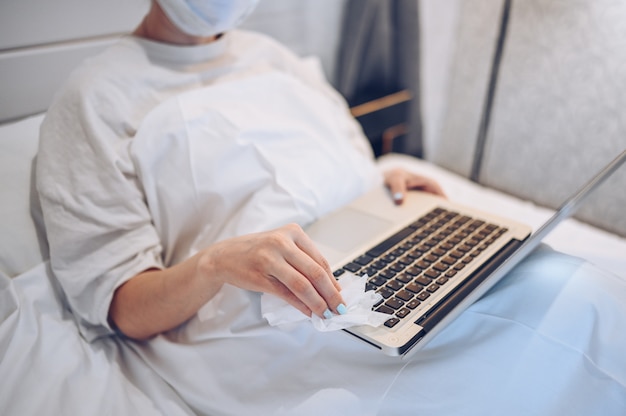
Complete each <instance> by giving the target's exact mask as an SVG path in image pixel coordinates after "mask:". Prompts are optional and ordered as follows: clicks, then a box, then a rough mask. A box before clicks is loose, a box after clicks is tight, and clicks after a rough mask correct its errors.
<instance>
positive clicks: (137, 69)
mask: <svg viewBox="0 0 626 416" xmlns="http://www.w3.org/2000/svg"><path fill="white" fill-rule="evenodd" d="M190 3H191V2H187V1H183V0H158V1H154V2H153V3H152V7H151V9H150V11H149V13H148V14H147V15H146V17H145V18H144V20H143V21H142V23H141V24H140V25H139V27H138V28H137V30H136V31H135V33H134V34H133V36H130V37H127V38H124V39H122V40H121V41H120V42H119V43H118V44H117V45H114V46H113V47H111V48H110V49H109V50H107V51H105V52H104V53H103V54H102V55H100V56H98V57H95V58H93V59H91V60H89V61H87V62H86V63H85V64H84V65H83V66H81V68H79V69H78V70H77V71H76V72H75V73H74V74H73V75H72V77H71V78H70V80H69V82H68V83H67V84H66V86H65V87H64V88H63V90H62V91H61V92H60V93H59V95H58V96H57V97H56V100H55V103H54V104H53V105H52V106H51V108H50V109H49V111H48V114H47V117H46V120H45V122H44V125H43V126H42V135H41V145H40V152H39V156H38V171H37V181H38V190H39V194H40V199H41V203H42V208H43V211H44V218H45V224H46V229H47V232H48V236H49V242H50V250H51V265H52V268H53V271H54V273H55V276H56V277H57V279H58V280H59V282H60V283H61V286H62V287H63V289H64V292H65V294H66V296H67V299H68V302H69V304H70V307H71V309H72V312H73V313H74V315H75V316H76V317H77V321H78V322H79V326H80V329H81V332H82V334H83V336H84V337H85V338H87V339H88V340H95V339H97V338H101V337H103V336H110V335H113V334H115V333H119V334H120V335H121V336H125V337H127V338H131V339H135V340H149V341H148V342H132V341H129V342H128V343H127V346H128V348H131V349H132V350H133V351H134V352H136V353H137V354H139V355H140V356H141V357H142V358H143V360H144V361H145V363H146V364H147V365H148V366H149V367H151V368H152V369H153V370H154V371H156V372H157V373H158V374H159V375H160V376H161V377H162V378H163V379H164V380H165V381H166V382H167V383H168V384H169V385H171V386H172V387H173V388H174V389H175V390H176V392H177V393H178V394H179V395H180V396H181V397H182V398H183V400H184V401H185V402H186V403H187V404H188V405H189V406H190V407H191V409H192V410H193V411H194V412H196V413H202V414H222V413H231V414H249V413H256V414H267V413H281V412H283V413H286V414H304V413H307V414H308V413H316V414H318V412H320V411H321V410H320V404H321V403H323V404H324V409H323V410H324V411H325V412H326V413H344V414H346V413H348V414H375V413H377V412H379V411H380V412H383V413H387V412H391V413H393V412H395V410H396V409H399V411H407V410H411V409H414V408H415V407H414V406H415V403H414V402H412V401H407V400H406V398H407V397H408V395H410V394H411V392H413V394H415V393H414V391H415V390H414V389H415V388H417V389H418V391H419V390H420V389H421V391H423V392H425V393H426V392H428V394H426V396H427V399H428V400H427V401H428V404H426V405H425V406H423V407H421V408H422V410H424V411H427V409H428V407H429V406H432V405H433V404H437V405H438V406H444V405H443V404H442V403H444V402H446V400H445V399H443V397H440V396H439V395H440V394H442V393H443V392H434V391H433V390H432V387H431V386H430V385H429V384H428V383H437V382H441V380H442V379H441V377H447V376H450V377H455V373H454V371H450V370H451V367H449V365H450V363H452V362H454V361H455V360H457V361H459V363H458V364H459V365H458V366H456V368H457V369H461V370H458V371H467V372H468V373H474V372H475V367H474V364H471V362H472V361H471V359H469V360H470V361H468V356H467V355H464V354H460V351H462V349H463V348H468V349H470V350H471V351H474V350H476V351H479V352H480V354H479V356H481V357H486V356H493V354H494V352H499V353H502V351H503V349H506V343H505V344H500V343H499V341H502V340H503V338H501V337H499V336H498V335H495V334H490V335H489V336H493V337H494V339H493V340H485V339H484V338H480V339H478V340H476V339H472V335H471V334H468V333H467V332H464V330H465V331H466V330H469V329H471V330H475V329H476V328H477V325H478V323H477V322H476V321H472V320H471V318H469V317H468V315H469V314H465V315H464V317H462V318H461V319H459V320H458V322H459V323H457V324H456V326H455V328H456V332H454V330H452V332H450V331H448V332H445V334H448V335H444V334H442V336H441V337H439V338H438V339H437V341H438V342H433V347H432V348H431V349H429V350H426V352H425V353H424V354H421V355H420V356H419V358H417V359H416V360H415V361H413V362H411V363H409V364H408V365H410V366H413V365H415V364H416V363H419V364H420V365H419V366H416V367H414V368H411V371H404V372H403V370H404V366H405V364H404V363H401V362H398V361H397V360H395V359H392V358H389V357H384V356H382V355H381V354H380V353H378V352H376V351H371V350H369V347H368V346H366V345H361V344H360V343H357V342H348V341H347V340H346V339H344V338H342V336H341V334H335V333H333V334H323V335H321V334H318V333H315V331H312V330H311V328H310V327H307V326H299V327H297V328H295V329H294V330H293V331H280V330H277V329H274V328H270V327H268V325H267V323H266V322H265V321H264V320H263V319H262V318H261V316H260V306H259V292H265V293H271V294H275V295H278V296H280V297H282V298H283V299H285V300H286V301H288V302H289V303H290V304H291V305H293V306H294V307H295V308H297V309H298V310H300V311H301V312H302V313H304V314H306V315H311V314H316V315H318V316H320V317H329V316H332V314H341V313H343V312H344V310H345V305H344V301H343V299H342V297H341V294H340V292H339V288H338V286H337V283H336V282H335V279H334V278H333V276H332V273H331V270H330V269H329V266H328V264H327V262H326V261H325V259H324V258H323V257H322V256H321V254H320V253H319V251H318V250H317V249H316V247H315V246H314V245H313V244H312V242H311V241H310V240H309V239H308V237H307V236H306V235H305V234H304V233H303V231H302V228H301V226H302V225H305V224H308V223H310V222H312V221H314V220H315V219H316V218H318V217H319V216H321V215H323V214H325V213H327V212H329V211H331V210H333V209H335V208H337V207H339V206H341V205H343V204H345V203H347V202H348V201H349V200H351V199H353V198H355V197H356V196H358V195H359V194H361V193H363V192H365V191H366V190H367V189H369V188H370V187H372V186H376V185H377V184H379V183H380V182H381V181H384V182H385V183H386V185H387V186H388V187H389V188H390V190H391V194H392V195H394V196H396V200H397V201H398V203H401V201H402V197H403V195H404V193H405V192H406V191H407V190H408V189H423V190H426V191H429V192H433V193H436V194H443V193H442V191H441V189H440V188H439V186H438V185H437V184H436V183H434V182H432V181H430V180H428V179H427V178H423V177H420V176H416V175H414V174H410V173H407V172H405V171H402V170H394V171H391V172H387V173H385V174H384V175H381V174H380V173H379V172H378V169H377V168H376V166H375V164H374V163H373V160H372V155H371V151H370V149H369V147H368V145H367V142H366V140H365V138H364V137H363V135H362V133H361V131H360V129H359V128H358V125H357V124H356V122H355V121H354V120H353V119H352V118H351V117H350V115H349V111H348V109H347V108H346V105H345V103H344V101H343V100H342V99H341V98H340V97H339V96H338V94H337V93H336V92H335V91H333V90H332V88H331V87H330V86H329V85H328V84H327V83H326V82H325V81H324V80H323V79H321V78H320V77H319V75H318V74H317V73H316V72H315V71H312V70H311V69H309V67H308V66H307V65H306V64H304V63H303V62H302V61H300V60H299V59H298V58H296V57H295V56H293V55H292V54H291V53H290V52H288V51H287V50H285V49H284V48H283V47H281V46H280V45H278V44H276V43H275V42H273V41H271V40H270V39H268V38H265V37H263V36H260V35H256V34H252V33H247V32H241V31H235V30H232V29H233V28H234V27H235V26H236V25H237V24H238V23H239V22H240V21H241V20H243V19H244V18H245V16H246V15H247V14H248V13H249V12H250V11H251V10H252V8H253V7H254V5H255V3H256V2H255V1H246V0H239V1H230V2H219V1H211V0H206V1H204V2H196V3H194V4H193V6H192V5H191V4H190ZM268 230H269V231H268ZM537 261H538V260H537ZM572 264H574V265H576V266H578V265H580V262H577V261H574V262H573V263H572ZM526 268H529V269H532V268H533V263H532V262H530V263H529V264H528V265H527V266H526ZM574 268H575V267H574V266H568V268H565V272H564V271H560V272H559V273H560V274H558V276H561V277H559V278H556V280H555V282H554V285H555V288H556V289H555V293H557V292H558V289H559V288H560V287H561V286H560V285H563V284H564V283H563V282H564V277H563V276H566V275H568V273H566V272H572V270H573V269H574ZM533 270H534V269H533ZM558 276H557V277H558ZM510 284H511V285H514V283H510ZM504 287H506V286H504ZM242 289H244V290H242ZM532 289H534V287H531V288H526V289H523V288H522V289H520V293H521V294H524V293H527V292H528V291H531V290H532ZM520 296H521V295H520ZM486 304H488V301H483V302H482V304H481V305H482V307H484V306H485V305H486ZM480 307H481V306H480V305H479V306H478V307H477V308H478V309H479V308H480ZM477 308H475V309H477ZM496 309H497V308H496ZM505 309H506V308H505ZM459 328H464V330H463V329H461V330H459ZM487 328H492V327H487ZM516 334H517V333H516ZM479 337H480V335H479ZM457 354H458V355H457ZM503 354H504V353H503ZM507 354H510V355H507ZM520 354H522V352H520V351H519V350H516V349H509V350H508V351H507V352H506V354H504V355H503V359H504V360H503V362H507V360H510V359H511V357H514V358H519V356H520ZM457 357H458V358H457ZM426 359H427V360H428V362H424V360H426ZM259 363H268V365H267V366H266V367H263V368H261V369H259V368H258V365H259ZM468 363H469V364H468ZM438 366H440V367H438ZM441 368H446V369H447V371H448V372H447V373H446V372H443V373H442V372H441V371H439V370H440V369H441ZM429 371H433V372H435V373H438V374H439V376H438V377H439V378H436V379H435V380H439V381H433V380H432V379H428V378H426V377H422V376H426V373H428V372H429ZM233 372H235V373H236V374H237V376H236V377H234V378H233V377H225V376H224V374H230V373H233ZM502 373H506V370H502V371H494V376H495V378H490V379H489V380H488V381H485V382H486V383H489V384H497V383H494V380H495V381H496V382H497V377H499V376H502ZM458 374H460V373H456V375H458ZM404 377H407V378H408V383H406V384H405V383H398V380H402V379H403V378H404ZM268 380H271V381H272V392H271V394H270V395H268V394H266V393H267V392H266V391H265V390H264V385H265V384H266V383H267V381H268ZM426 380H430V381H428V382H426ZM449 383H450V385H455V383H456V384H457V386H456V387H458V381H454V380H449ZM475 385H477V386H483V385H485V383H480V382H479V383H475ZM465 390H466V391H467V392H470V391H475V390H474V389H472V388H466V389H465ZM217 392H220V394H219V395H217V394H216V393H217ZM431 393H432V394H431ZM457 394H458V397H461V396H463V394H461V393H457ZM394 395H398V396H402V399H401V400H386V398H387V397H391V396H394ZM277 397H278V398H283V400H276V398H277ZM449 403H452V404H451V405H450V406H453V407H454V406H458V405H459V402H458V401H449ZM473 405H477V404H476V403H473ZM468 406H469V405H468ZM444 407H445V406H444ZM470 407H471V406H470ZM470 407H468V408H470ZM478 408H480V409H481V410H484V409H485V408H484V407H482V406H479V407H478ZM440 409H441V407H439V408H438V410H440Z"/></svg>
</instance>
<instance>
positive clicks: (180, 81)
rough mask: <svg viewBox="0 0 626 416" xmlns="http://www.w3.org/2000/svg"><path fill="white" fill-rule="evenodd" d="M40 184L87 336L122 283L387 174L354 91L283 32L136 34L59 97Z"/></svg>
mask: <svg viewBox="0 0 626 416" xmlns="http://www.w3.org/2000/svg"><path fill="white" fill-rule="evenodd" d="M37 178H38V190H39V192H40V196H41V201H42V208H43V211H44V218H45V223H46V228H47V231H48V238H49V241H50V251H51V262H52V268H53V270H54V272H55V275H56V276H57V278H58V280H59V281H60V283H61V285H62V287H63V289H64V291H65V293H66V295H67V297H68V301H69V304H70V306H71V308H72V310H73V312H74V313H75V314H76V315H77V317H78V321H79V323H80V327H81V331H82V332H83V334H84V336H85V337H86V338H87V339H93V338H95V337H97V336H99V335H103V334H108V333H110V331H111V329H110V327H109V324H108V322H107V315H108V309H109V304H110V302H111V299H112V295H113V292H114V290H115V289H116V288H117V287H119V286H120V285H121V284H122V283H124V282H125V281H127V280H128V279H130V278H131V277H133V276H135V275H137V274H138V273H140V272H142V271H144V270H146V269H148V268H162V267H167V266H171V265H173V264H176V263H178V262H180V261H183V260H184V259H186V258H188V257H190V256H191V255H193V254H194V253H195V252H197V251H198V250H200V249H202V248H203V247H206V246H207V245H209V244H211V243H213V242H215V241H218V240H221V239H224V238H228V237H232V236H235V235H241V234H245V233H249V232H253V231H260V230H266V229H270V228H274V227H277V226H280V225H283V224H286V223H288V222H297V223H300V224H301V225H306V224H307V223H309V222H311V221H313V220H314V219H315V218H317V217H319V216H320V215H322V214H324V213H326V212H328V211H329V210H331V209H333V208H335V207H338V206H340V205H342V204H345V203H346V202H348V201H349V200H350V199H352V198H354V197H356V196H357V195H359V194H360V193H362V192H363V191H365V190H366V189H367V188H368V187H369V186H371V185H372V184H373V183H376V181H378V180H380V178H379V176H378V171H377V169H376V168H375V166H374V164H373V158H372V153H371V150H370V149H369V147H368V144H367V141H366V139H365V138H364V136H363V134H362V132H361V130H360V128H359V126H358V125H357V124H356V122H355V121H354V120H353V119H352V117H351V116H350V115H349V110H348V108H347V107H346V104H345V102H344V101H343V99H342V98H341V97H340V96H339V95H338V94H337V93H336V92H334V90H333V89H332V88H331V87H330V86H329V85H328V84H327V83H326V82H325V81H324V79H323V77H321V76H320V75H319V73H318V72H316V71H314V70H312V69H311V67H310V66H308V65H306V64H305V63H304V62H303V61H302V60H300V59H299V58H297V57H296V56H294V55H293V54H291V53H290V52H289V51H287V50H286V49H284V48H283V47H281V46H279V45H278V44H277V43H276V42H274V41H272V40H271V39H269V38H267V37H264V36H261V35H256V34H252V33H247V32H240V31H234V32H232V33H229V34H227V35H225V36H223V37H222V38H221V39H220V40H218V41H216V42H213V43H210V44H206V45H201V46H193V47H180V46H170V45H166V44H159V43H156V42H150V41H146V40H142V39H138V38H134V37H127V38H124V39H122V40H121V41H120V42H119V43H118V44H117V45H115V46H113V47H112V48H110V49H108V50H107V51H106V52H104V53H103V54H102V55H100V56H98V57H96V58H93V59H91V60H89V61H87V62H86V63H85V64H84V65H83V66H82V67H81V68H79V69H78V70H77V71H76V72H75V73H74V74H73V75H72V77H71V78H70V80H69V82H68V84H67V85H66V86H65V88H64V89H63V90H62V92H61V93H60V95H59V96H58V97H57V98H56V100H55V103H54V104H53V105H52V106H51V108H50V110H49V112H48V114H47V116H46V119H45V121H44V124H43V126H42V136H41V144H40V151H39V157H38V172H37Z"/></svg>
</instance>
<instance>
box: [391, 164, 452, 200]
mask: <svg viewBox="0 0 626 416" xmlns="http://www.w3.org/2000/svg"><path fill="white" fill-rule="evenodd" d="M384 178H385V185H387V187H388V188H389V190H390V191H391V196H392V198H393V200H394V202H395V203H396V204H397V205H400V204H401V203H402V202H403V201H404V197H405V195H406V192H407V191H408V190H411V189H419V190H420V191H425V192H430V193H431V194H435V195H439V196H442V197H444V198H445V197H446V195H445V193H444V192H443V189H442V188H441V186H439V184H438V183H437V182H436V181H434V180H432V179H430V178H427V177H425V176H421V175H417V174H415V173H412V172H409V171H406V170H404V169H402V168H395V169H391V170H388V171H386V172H385V173H384Z"/></svg>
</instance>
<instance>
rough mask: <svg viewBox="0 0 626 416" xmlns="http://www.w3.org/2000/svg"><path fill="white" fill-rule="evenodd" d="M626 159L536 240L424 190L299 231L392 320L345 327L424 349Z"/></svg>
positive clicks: (368, 201)
mask: <svg viewBox="0 0 626 416" xmlns="http://www.w3.org/2000/svg"><path fill="white" fill-rule="evenodd" d="M624 161H626V150H624V151H623V152H622V153H621V154H620V155H619V156H618V157H617V158H615V159H614V160H613V161H612V162H610V163H609V164H608V165H606V166H605V167H604V168H603V169H602V170H601V171H600V172H599V173H598V174H597V175H595V176H594V177H593V178H592V179H591V180H589V181H588V182H587V183H586V184H585V185H584V186H583V187H582V188H581V189H580V190H579V191H577V192H576V193H574V195H572V196H571V197H570V198H568V199H567V201H566V202H565V203H564V204H563V205H562V206H561V207H560V208H559V209H558V210H557V211H556V213H555V214H554V215H553V216H552V217H551V218H550V219H549V220H548V221H547V222H545V223H544V224H543V225H542V226H541V227H540V228H539V229H538V230H537V231H536V232H535V233H531V228H530V227H529V226H527V225H525V224H522V223H519V222H517V221H514V220H511V219H508V218H506V217H504V216H499V215H494V214H491V213H487V212H483V211H479V210H475V209H471V208H469V207H465V206H462V205H459V204H455V203H454V202H452V201H449V200H446V199H444V198H440V197H437V196H435V195H431V194H427V193H424V192H409V193H408V194H407V196H406V198H405V200H404V203H403V204H402V205H399V206H397V205H395V204H394V203H393V201H392V199H391V198H390V196H389V194H388V191H387V190H386V189H385V188H384V187H380V188H376V189H374V190H372V191H371V192H369V193H366V194H365V195H363V196H362V197H360V198H358V199H356V200H355V201H353V202H352V203H350V204H348V205H346V206H344V207H342V208H340V209H339V210H337V211H335V212H332V213H330V214H328V215H326V216H324V217H322V218H321V219H319V220H318V221H316V222H315V223H313V224H311V225H310V226H309V227H307V228H306V230H305V231H306V232H307V234H308V235H309V236H310V237H311V238H312V240H313V241H314V242H315V243H316V244H317V246H318V248H319V249H320V251H321V252H322V254H323V255H324V256H325V257H326V259H327V260H328V261H329V263H330V265H331V267H332V269H333V270H334V274H335V277H337V278H339V276H341V274H343V273H345V272H346V271H349V272H352V273H354V274H356V275H366V276H367V277H366V278H367V279H368V280H367V283H366V289H368V290H375V291H377V292H378V293H380V294H381V295H382V300H381V301H380V302H379V303H378V304H376V305H375V306H374V307H373V309H374V310H376V311H379V312H382V313H387V314H389V319H388V320H387V321H386V322H385V323H384V325H381V326H379V327H377V328H374V327H371V326H357V327H352V328H349V329H346V330H345V331H347V332H348V333H350V334H352V335H354V336H355V337H357V338H359V339H360V340H362V341H365V342H367V343H368V344H370V345H372V346H374V347H376V348H378V349H380V350H381V351H382V352H383V353H385V354H387V355H392V356H403V357H407V356H408V355H409V353H413V352H415V351H417V350H419V349H421V348H422V347H423V346H424V345H426V343H427V342H428V341H430V340H431V339H432V338H433V337H434V336H435V335H436V334H438V333H439V332H440V331H441V330H442V329H443V328H444V327H446V326H447V325H448V324H449V323H450V322H451V321H452V320H453V319H454V318H456V317H457V316H458V315H460V314H461V312H462V311H463V310H465V309H466V308H467V307H468V306H470V305H471V304H472V303H473V302H475V301H476V300H478V299H479V298H480V297H481V296H482V295H483V294H485V293H486V292H487V291H488V290H489V289H490V288H491V287H492V286H493V285H495V284H496V283H497V282H498V281H499V280H500V279H502V277H504V276H505V275H506V273H507V272H509V271H510V270H511V269H512V268H513V267H514V266H515V265H516V264H518V263H519V262H520V261H521V260H522V259H523V258H524V257H526V256H527V255H528V254H530V253H531V252H532V251H533V250H534V249H535V248H536V247H537V246H538V245H539V243H540V242H541V240H542V239H543V238H544V237H545V236H546V235H547V234H548V233H549V232H550V231H551V230H552V229H554V227H556V226H557V225H558V224H559V223H560V222H561V221H563V220H564V219H566V218H568V217H570V216H571V215H572V214H573V213H574V212H575V211H576V210H577V209H578V208H579V207H580V205H581V204H582V202H583V200H585V199H586V198H587V197H588V196H589V195H590V193H591V192H592V191H593V190H595V189H596V188H597V187H598V186H599V184H600V183H602V182H603V181H604V180H605V179H606V178H608V177H609V176H610V175H611V174H612V173H613V172H614V171H615V170H617V169H618V168H619V166H620V165H621V164H623V163H624Z"/></svg>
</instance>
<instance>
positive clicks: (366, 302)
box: [261, 273, 389, 332]
mask: <svg viewBox="0 0 626 416" xmlns="http://www.w3.org/2000/svg"><path fill="white" fill-rule="evenodd" d="M366 281H367V276H355V275H354V274H352V273H345V274H344V275H343V276H341V278H340V279H339V285H340V286H341V295H342V296H343V299H344V300H345V302H346V309H347V312H346V313H345V314H344V315H334V314H333V316H332V317H331V318H328V319H324V318H320V317H319V316H317V315H313V316H312V317H311V318H309V317H307V316H305V315H304V314H303V313H302V312H300V311H299V310H297V309H296V308H294V307H293V306H291V305H290V304H289V303H287V302H286V301H284V300H283V299H281V298H279V297H277V296H274V295H270V294H267V293H264V294H263V296H261V313H262V315H263V317H264V318H265V319H266V320H267V322H269V324H270V325H272V326H279V327H287V326H290V325H292V324H294V323H296V322H301V321H304V320H310V321H311V322H312V323H313V327H314V328H315V329H317V330H318V331H322V332H326V331H336V330H339V329H344V328H350V327H352V326H358V325H369V326H373V327H377V326H380V325H382V324H383V323H384V322H385V321H386V320H388V319H389V315H387V314H384V313H380V312H375V311H372V306H374V305H375V304H376V303H377V302H379V301H380V299H381V296H380V294H378V293H376V292H374V291H373V290H370V291H365V283H366Z"/></svg>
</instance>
